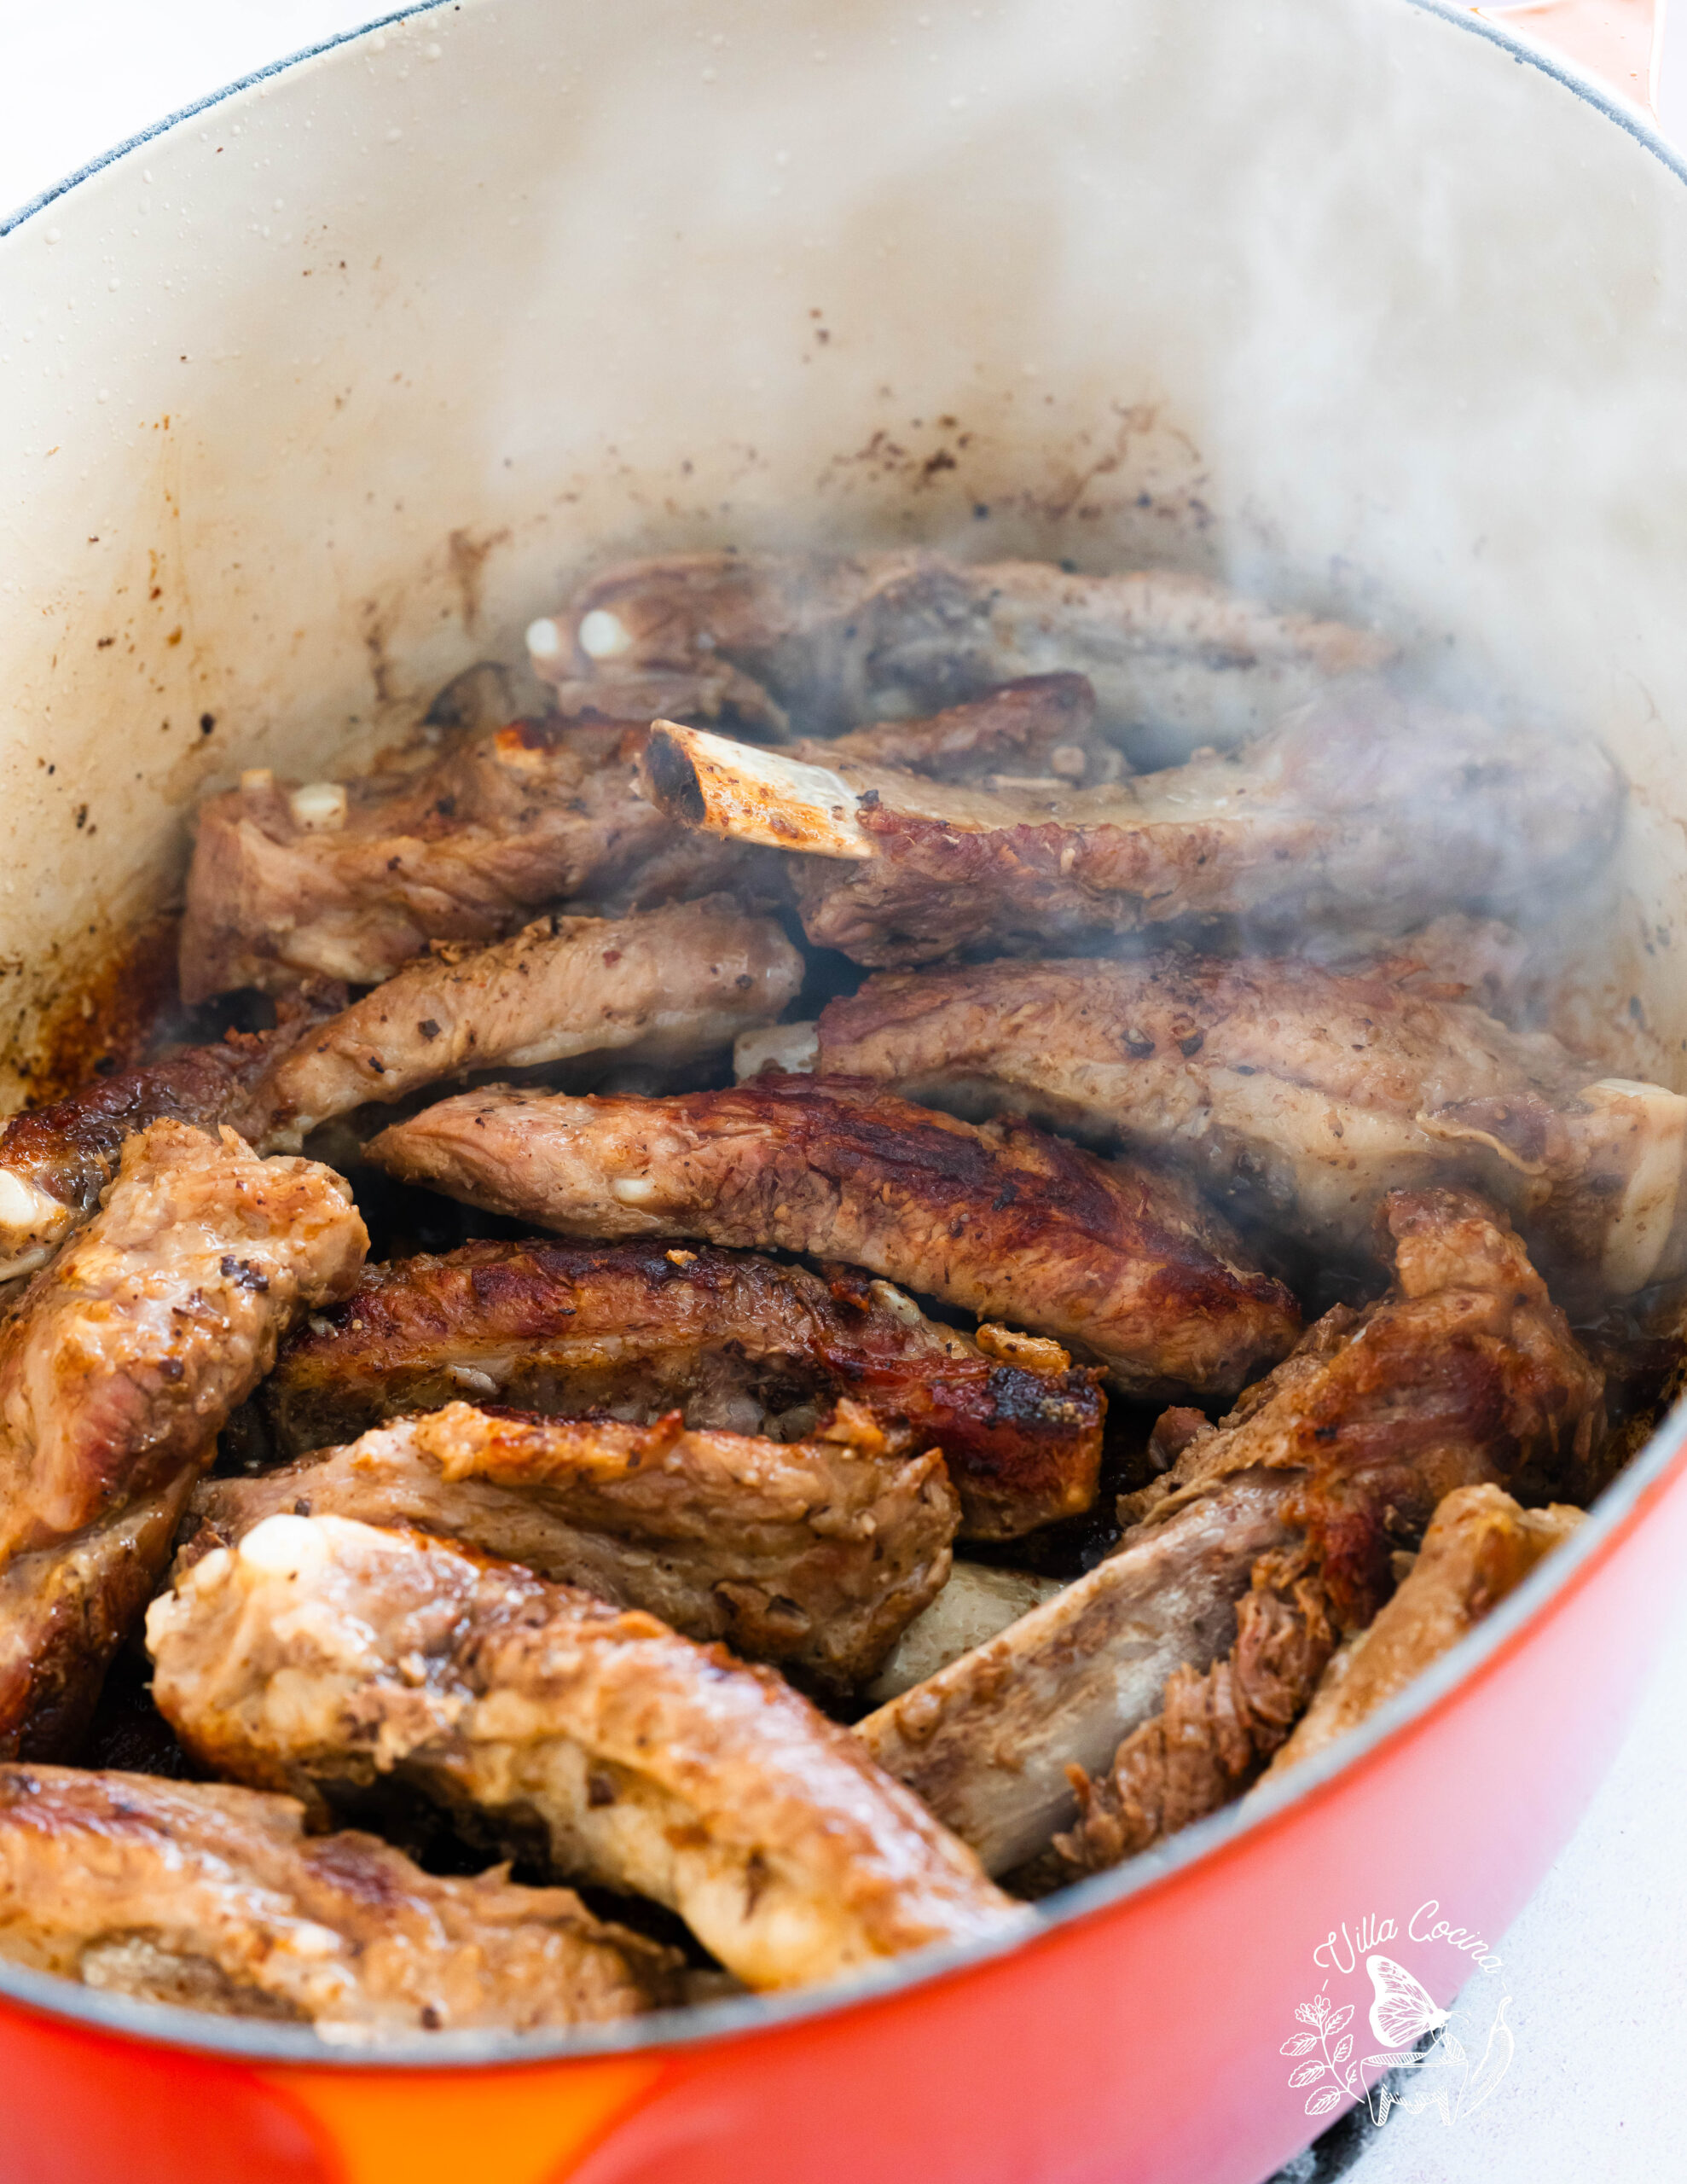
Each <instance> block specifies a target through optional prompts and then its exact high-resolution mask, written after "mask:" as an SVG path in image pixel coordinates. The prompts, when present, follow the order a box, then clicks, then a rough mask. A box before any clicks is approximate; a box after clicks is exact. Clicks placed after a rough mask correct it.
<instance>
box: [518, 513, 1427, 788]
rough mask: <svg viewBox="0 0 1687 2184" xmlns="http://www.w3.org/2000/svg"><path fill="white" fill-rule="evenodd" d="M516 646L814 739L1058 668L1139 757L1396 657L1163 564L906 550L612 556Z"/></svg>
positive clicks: (546, 664)
mask: <svg viewBox="0 0 1687 2184" xmlns="http://www.w3.org/2000/svg"><path fill="white" fill-rule="evenodd" d="M535 639H537V641H538V642H537V645H536V647H534V641H535ZM529 643H530V647H534V665H535V667H536V670H537V671H538V672H539V673H540V674H542V675H545V676H548V677H557V676H559V675H561V674H569V675H590V676H593V677H595V678H597V687H599V688H613V687H614V683H615V680H616V678H617V677H623V676H629V675H643V676H647V675H649V674H650V673H652V671H664V672H668V673H682V674H687V675H693V676H694V675H699V674H703V675H710V674H712V675H716V676H718V675H720V674H721V673H722V670H723V669H725V670H729V671H733V673H734V674H735V677H736V678H737V680H736V682H735V683H734V690H735V692H737V693H741V694H763V702H764V703H765V702H766V701H767V699H768V698H769V697H770V698H771V700H773V701H774V705H775V706H777V707H778V708H780V709H782V711H783V712H784V713H785V714H786V715H788V716H789V717H790V719H791V722H792V723H793V724H794V726H795V727H796V729H797V731H798V732H799V733H803V734H809V735H831V734H834V733H836V732H837V731H838V729H844V728H852V727H855V726H856V725H857V724H858V723H861V722H866V721H878V720H883V719H884V718H886V717H890V716H892V715H895V714H897V713H901V714H907V713H914V712H929V711H930V709H931V708H932V707H934V706H953V705H954V704H956V703H958V702H959V701H962V700H966V699H970V698H974V697H977V695H978V694H980V693H981V692H983V691H984V690H986V689H988V688H990V687H991V686H993V685H994V684H997V683H1008V682H1012V681H1013V680H1015V679H1016V678H1017V677H1025V676H1031V675H1041V674H1044V673H1046V672H1048V671H1069V672H1070V671H1076V672H1078V673H1081V674H1083V675H1087V677H1089V678H1090V680H1091V682H1092V683H1093V684H1094V686H1095V689H1096V694H1097V695H1098V697H1099V700H1100V703H1101V713H1102V718H1103V720H1104V723H1105V724H1106V727H1107V729H1108V730H1109V732H1110V734H1112V735H1114V736H1116V737H1117V738H1120V739H1122V740H1124V741H1126V742H1127V743H1128V745H1129V746H1131V747H1133V749H1135V750H1138V751H1143V752H1149V751H1154V750H1166V749H1171V750H1181V751H1187V750H1188V749H1189V747H1190V746H1191V745H1192V744H1197V743H1209V742H1210V743H1226V742H1234V741H1238V740H1239V739H1240V738H1241V737H1243V736H1244V735H1249V734H1251V733H1254V732H1255V731H1257V730H1258V729H1260V728H1261V727H1263V726H1264V725H1265V724H1266V723H1267V722H1269V721H1270V720H1272V719H1273V718H1274V717H1276V716H1277V715H1278V713H1280V712H1282V711H1283V710H1284V707H1285V706H1290V705H1293V704H1295V703H1296V702H1298V701H1299V700H1301V699H1303V698H1305V697H1307V696H1308V695H1309V694H1311V693H1312V692H1313V690H1315V689H1316V688H1319V685H1320V684H1321V683H1323V682H1325V680H1327V679H1328V678H1329V677H1332V676H1339V675H1347V674H1351V673H1354V671H1363V670H1375V669H1377V668H1378V667H1380V666H1382V665H1383V664H1384V663H1385V662H1386V661H1388V659H1390V658H1391V657H1392V656H1393V653H1394V647H1393V645H1392V644H1391V643H1390V642H1388V640H1387V639H1386V638H1382V637H1378V636H1373V635H1371V633H1370V632H1369V631H1366V630H1355V629H1352V628H1350V627H1348V626H1347V625H1346V624H1342V623H1339V622H1322V621H1319V620H1317V619H1314V618H1313V616H1311V615H1307V614H1297V613H1273V612H1272V610H1271V609H1270V608H1268V607H1262V606H1261V605H1260V604H1258V603H1257V602H1256V601H1253V600H1249V599H1244V598H1240V597H1238V595H1236V594H1235V593H1233V592H1231V591H1227V590H1225V589H1224V588H1223V587H1222V586H1221V585H1219V584H1214V583H1212V582H1210V581H1209V579H1207V578H1203V577H1194V576H1186V575H1183V574H1180V573H1179V572H1175V571H1173V570H1169V569H1151V570H1145V571H1139V572H1133V573H1131V574H1128V575H1123V576H1104V577H1094V576H1078V575H1075V574H1071V573H1069V572H1067V571H1065V570H1063V569H1059V568H1057V567H1056V566H1054V565H1053V564H1052V563H1051V562H1046V561H994V562H985V563H982V564H977V565H973V566H968V565H965V564H963V563H960V562H956V561H948V560H946V559H945V558H944V557H943V556H942V555H937V554H930V553H925V552H921V551H919V550H914V551H907V550H896V551H891V552H888V553H878V554H865V555H860V556H858V557H856V558H855V559H853V560H844V559H839V558H837V557H821V556H819V555H768V554H720V553H716V554H670V555H662V556H658V557H657V558H656V559H653V560H649V561H629V562H623V563H622V564H621V565H620V566H617V567H614V568H609V569H605V570H603V571H601V572H600V573H599V574H598V575H597V576H595V577H594V578H592V579H591V581H590V582H589V583H588V584H586V585H585V587H584V588H583V590H581V591H580V592H579V593H577V595H576V596H575V597H574V599H573V600H572V601H571V602H570V603H569V606H568V607H567V609H566V610H565V613H563V614H561V615H559V617H558V618H557V619H555V620H554V622H546V623H541V624H535V626H534V629H533V630H532V631H530V635H529ZM739 702H744V697H743V696H742V695H741V696H740V697H739Z"/></svg>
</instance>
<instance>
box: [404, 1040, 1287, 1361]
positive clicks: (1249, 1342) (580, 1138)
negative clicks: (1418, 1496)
mask: <svg viewBox="0 0 1687 2184" xmlns="http://www.w3.org/2000/svg"><path fill="white" fill-rule="evenodd" d="M368 1152H369V1157H370V1159H373V1160H374V1161H375V1162H377V1163H378V1164H379V1165H382V1166H385V1167H386V1169H387V1170H388V1171H389V1172H390V1173H391V1174H392V1175H395V1176H398V1177H399V1178H400V1179H401V1180H403V1181H404V1182H421V1183H428V1184H431V1185H432V1186H433V1187H434V1188H437V1189H442V1190H444V1191H447V1192H449V1194H451V1195H452V1196H454V1197H457V1198H462V1199H467V1200H468V1201H469V1203H470V1204H471V1205H484V1206H490V1207H491V1208H493V1209H494V1210H495V1211H499V1212H503V1213H511V1214H515V1215H517V1216H518V1217H521V1218H524V1219H529V1220H534V1221H538V1222H541V1223H542V1224H543V1225H544V1226H545V1227H546V1228H548V1229H558V1230H559V1231H561V1232H562V1233H563V1234H574V1235H590V1236H660V1235H667V1236H674V1235H688V1236H702V1237H704V1238H706V1239H707V1240H708V1241H709V1242H710V1243H716V1244H726V1245H736V1246H749V1247H751V1248H766V1247H768V1246H774V1247H777V1248H779V1249H780V1250H784V1251H791V1252H814V1253H815V1254H816V1255H817V1256H820V1257H822V1258H842V1259H847V1260H849V1262H850V1263H853V1264H855V1265H857V1266H864V1267H867V1268H869V1269H871V1270H872V1272H873V1273H875V1274H880V1275H884V1276H885V1277H886V1278H887V1279H889V1280H890V1281H899V1282H901V1283H904V1284H905V1285H906V1286H907V1287H908V1288H910V1289H914V1290H923V1291H925V1292H928V1293H929V1294H930V1295H932V1296H936V1297H941V1298H946V1299H947V1300H948V1301H949V1302H950V1303H953V1304H959V1305H961V1306H963V1307H964V1308H965V1310H968V1311H971V1312H977V1313H978V1314H980V1315H982V1316H988V1317H989V1318H991V1319H996V1318H1004V1319H1006V1318H1011V1319H1012V1320H1013V1321H1017V1322H1018V1323H1019V1324H1021V1325H1023V1326H1026V1327H1033V1328H1035V1329H1037V1330H1039V1331H1040V1332H1041V1333H1044V1334H1046V1335H1052V1336H1053V1338H1054V1339H1055V1340H1056V1341H1057V1342H1058V1343H1064V1344H1068V1345H1071V1346H1073V1347H1074V1348H1077V1349H1080V1350H1082V1352H1083V1353H1084V1354H1085V1355H1087V1356H1091V1357H1094V1358H1096V1359H1098V1360H1099V1362H1101V1363H1103V1364H1104V1365H1105V1366H1106V1368H1108V1370H1109V1372H1110V1374H1112V1376H1113V1378H1114V1380H1116V1382H1117V1383H1118V1385H1120V1386H1121V1387H1122V1388H1124V1389H1126V1390H1127V1391H1129V1392H1131V1393H1133V1394H1138V1395H1145V1394H1151V1393H1153V1392H1155V1391H1160V1390H1171V1389H1176V1388H1186V1389H1194V1390H1196V1391H1198V1392H1201V1393H1203V1394H1216V1393H1220V1392H1224V1391H1234V1390H1235V1389H1237V1388H1238V1387H1240V1386H1241V1385H1242V1384H1243V1382H1244V1380H1246V1379H1247V1377H1248V1374H1249V1371H1250V1370H1252V1369H1253V1368H1255V1367H1257V1366H1258V1365H1259V1364H1260V1363H1261V1362H1263V1361H1265V1360H1267V1359H1270V1358H1273V1357H1278V1356H1281V1355H1282V1354H1283V1352H1284V1350H1286V1349H1287V1348H1288V1347H1289V1345H1290V1343H1291V1342H1292V1341H1293V1340H1294V1339H1295V1334H1296V1327H1297V1315H1296V1309H1295V1304H1294V1300H1293V1299H1292V1298H1290V1295H1289V1292H1287V1291H1286V1290H1285V1289H1284V1287H1282V1285H1281V1284H1280V1283H1278V1282H1276V1281H1271V1280H1269V1279H1268V1278H1267V1276H1265V1275H1261V1274H1256V1273H1254V1272H1252V1271H1251V1270H1249V1269H1248V1268H1247V1267H1246V1266H1245V1265H1244V1263H1242V1261H1241V1259H1240V1257H1239V1254H1238V1250H1237V1247H1236V1244H1235V1240H1234V1239H1233V1238H1232V1236H1231V1234H1230V1232H1229V1231H1228V1229H1226V1228H1225V1226H1224V1224H1223V1223H1221V1222H1220V1221H1218V1220H1217V1219H1216V1218H1215V1217H1213V1216H1212V1215H1210V1214H1209V1213H1208V1212H1207V1211H1206V1210H1205V1208H1204V1207H1203V1206H1202V1205H1200V1203H1199V1202H1198V1200H1197V1199H1195V1198H1194V1196H1193V1195H1192V1194H1190V1193H1188V1192H1186V1191H1185V1190H1184V1189H1183V1188H1181V1186H1180V1185H1179V1184H1177V1183H1176V1182H1174V1181H1173V1180H1171V1179H1170V1178H1168V1177H1165V1176H1160V1175H1158V1174H1157V1173H1155V1172H1154V1171H1152V1170H1149V1169H1147V1168H1145V1167H1142V1166H1139V1165H1135V1164H1133V1163H1132V1162H1128V1161H1115V1162H1109V1161H1103V1160H1099V1159H1096V1158H1095V1156H1094V1155H1093V1153H1084V1152H1081V1151H1080V1150H1079V1149H1078V1148H1077V1147H1075V1146H1070V1145H1068V1144H1066V1143H1065V1142H1064V1141H1063V1140H1061V1139H1059V1138H1053V1137H1046V1136H1043V1135H1042V1134H1041V1132H1040V1131H1037V1130H1029V1129H1025V1128H1023V1127H1020V1126H1017V1125H1013V1124H1006V1123H990V1124H986V1125H985V1126H984V1127H983V1128H982V1129H975V1128H974V1127H972V1126H971V1124H966V1123H960V1122H956V1121H954V1120H952V1119H951V1118H949V1117H948V1116H946V1115H937V1114H933V1113H931V1112H929V1111H927V1110H926V1109H925V1108H922V1107H910V1106H909V1105H908V1103H907V1101H902V1100H898V1099H895V1098H893V1097H891V1096H890V1095H888V1094H884V1093H881V1092H879V1091H878V1089H876V1088H874V1087H872V1086H868V1085H864V1084H861V1083H859V1082H856V1081H854V1080H852V1079H849V1078H847V1077H845V1078H821V1077H757V1078H755V1079H754V1080H753V1081H752V1082H751V1083H747V1084H740V1085H738V1086H736V1087H735V1088H733V1089H731V1090H728V1091H722V1092H698V1093H687V1094H683V1095H680V1096H679V1097H677V1098H674V1099H667V1100H641V1099H634V1098H630V1097H621V1098H612V1099H587V1100H574V1099H568V1098H565V1097H563V1096H560V1095H555V1096H553V1095H544V1094H528V1093H522V1092H516V1091H510V1090H497V1089H492V1090H489V1091H485V1092H477V1093H469V1094H465V1095H462V1096H461V1097H460V1098H458V1099H455V1100H446V1101H442V1102H441V1103H440V1105H439V1106H438V1107H430V1108H428V1109H426V1111H425V1112H423V1113H421V1114H420V1115H418V1116H417V1117H416V1118H415V1119H414V1120H413V1121H409V1122H404V1123H399V1124H395V1125H394V1126H393V1128H392V1129H391V1130H385V1131H383V1132H382V1133H381V1135H380V1136H379V1137H378V1138H376V1139H375V1140H374V1142H373V1143H372V1144H371V1145H370V1147H369V1148H368ZM1062 1362H1064V1360H1063V1361H1062Z"/></svg>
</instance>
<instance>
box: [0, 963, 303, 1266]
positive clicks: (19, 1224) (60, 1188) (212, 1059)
mask: <svg viewBox="0 0 1687 2184" xmlns="http://www.w3.org/2000/svg"><path fill="white" fill-rule="evenodd" d="M335 998H336V999H339V998H343V996H335ZM327 1013H328V1011H327V1008H326V1006H317V1005H316V1004H315V1003H313V1002H308V1001H305V1002H299V1003H297V1004H296V1005H294V1006H293V1007H292V1008H289V1010H288V1011H287V1014H286V1015H285V1017H284V1018H283V1020H282V1022H281V1024H280V1025H277V1027H276V1028H275V1030H274V1031H258V1032H243V1031H231V1032H230V1033H229V1035H228V1037H226V1038H225V1039H223V1041H221V1042H220V1043H218V1044H217V1045H215V1046H204V1047H187V1048H183V1050H182V1052H181V1053H179V1054H173V1055H171V1056H170V1057H168V1058H167V1059H166V1060H163V1061H156V1062H148V1063H146V1064H144V1065H142V1066H141V1067H139V1068H136V1069H125V1070H120V1071H119V1072H118V1073H117V1074H116V1075H115V1076H114V1077H96V1078H95V1079H94V1081H93V1082H92V1083H89V1084H84V1085H83V1086H82V1087H81V1089H79V1090H78V1091H75V1092H72V1093H71V1094H70V1095H68V1096H67V1097H66V1098H65V1099H62V1100H56V1101H54V1102H53V1104H52V1105H51V1106H50V1107H36V1108H32V1109H31V1110H30V1111H29V1112H26V1113H24V1114H18V1115H14V1116H13V1117H12V1118H11V1119H10V1121H9V1122H8V1123H7V1124H6V1125H5V1128H4V1130H0V1281H6V1280H9V1279H10V1278H11V1277H12V1276H14V1275H20V1274H30V1273H32V1272H33V1271H34V1269H36V1268H37V1267H38V1266H40V1265H42V1264H43V1263H45V1261H46V1260H47V1259H48V1258H49V1257H50V1256H51V1255H52V1253H53V1252H55V1250H56V1249H57V1248H58V1246H60V1245H61V1243H62V1242H63V1241H64V1240H65V1238H66V1237H67V1235H69V1234H70V1233H71V1231H72V1229H78V1228H80V1227H81V1225H82V1223H84V1221H86V1220H87V1219H88V1217H89V1216H90V1214H91V1213H92V1212H93V1211H94V1209H95V1207H96V1205H98V1204H99V1201H100V1194H101V1191H102V1190H104V1188H106V1185H107V1183H108V1182H110V1181H111V1179H112V1177H113V1176H114V1175H115V1174H116V1173H117V1164H118V1155H119V1153H120V1152H121V1151H122V1149H123V1144H124V1141H125V1138H128V1137H130V1136H132V1135H133V1133H134V1132H135V1131H136V1130H144V1129H145V1128H146V1126H147V1124H148V1123H151V1122H156V1121H158V1120H159V1118H160V1117H165V1116H167V1117H169V1118H171V1119H173V1120H174V1121H177V1122H183V1123H200V1124H213V1125H214V1124H217V1123H219V1122H223V1121H226V1120H229V1119H230V1118H232V1117H233V1116H235V1113H236V1112H237V1111H238V1110H240V1109H241V1108H242V1107H244V1106H245V1105H246V1102H247V1101H248V1100H249V1099H250V1097H251V1095H252V1089H253V1088H254V1087H255V1086H256V1085H257V1084H258V1083H259V1082H260V1080H261V1079H262V1078H263V1077H264V1076H265V1074H266V1073H267V1072H270V1070H273V1069H274V1068H275V1066H276V1065H277V1064H278V1063H279V1062H281V1060H283V1058H284V1057H285V1056H286V1055H287V1054H289V1053H290V1052H291V1051H292V1049H293V1047H294V1046H295V1045H296V1044H297V1043H298V1042H299V1040H300V1039H302V1038H304V1037H305V1036H306V1035H307V1033H309V1032H310V1030H311V1029H312V1028H313V1026H314V1025H316V1024H318V1023H320V1022H321V1021H322V1018H323V1016H324V1015H325V1014H327Z"/></svg>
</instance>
